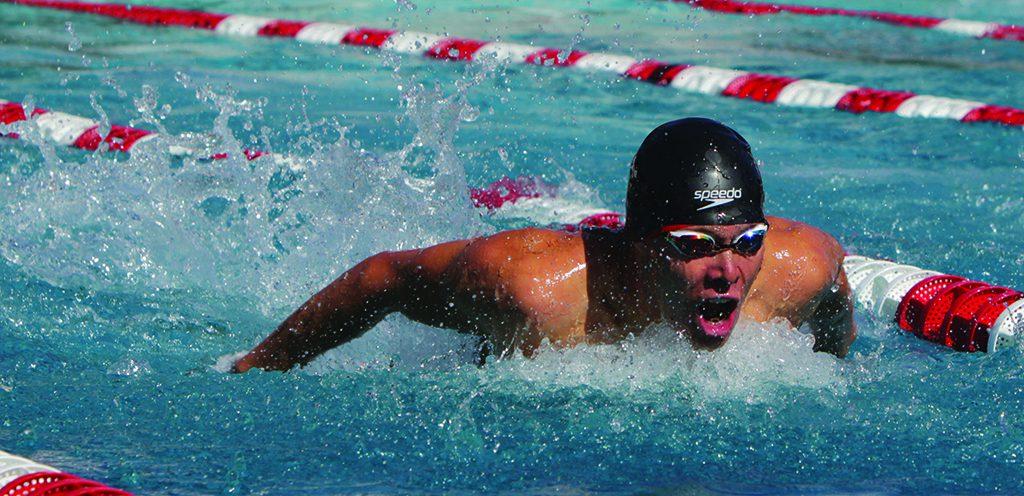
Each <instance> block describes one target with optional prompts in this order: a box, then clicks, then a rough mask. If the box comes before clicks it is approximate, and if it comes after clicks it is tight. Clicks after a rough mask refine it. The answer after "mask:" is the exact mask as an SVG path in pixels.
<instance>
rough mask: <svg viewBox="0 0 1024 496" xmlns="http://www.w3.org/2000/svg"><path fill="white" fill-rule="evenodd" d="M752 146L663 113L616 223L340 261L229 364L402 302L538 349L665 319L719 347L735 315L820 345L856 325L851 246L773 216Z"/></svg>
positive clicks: (280, 359) (836, 344) (728, 132)
mask: <svg viewBox="0 0 1024 496" xmlns="http://www.w3.org/2000/svg"><path fill="white" fill-rule="evenodd" d="M763 203H764V190H763V187H762V184H761V174H760V172H759V171H758V168H757V164H756V163H755V161H754V157H753V156H752V155H751V151H750V145H749V144H748V143H747V141H746V140H745V139H743V137H741V136H740V135H739V134H738V133H736V131H734V130H732V129H730V128H728V127H726V126H724V125H722V124H720V123H718V122H716V121H713V120H709V119H701V118H689V119H682V120H677V121H673V122H669V123H666V124H663V125H661V126H659V127H658V128H657V129H655V130H654V131H652V132H651V134H649V135H648V136H647V138H646V139H645V140H644V142H643V144H642V145H640V149H639V150H638V151H637V153H636V156H635V157H634V159H633V164H632V168H631V170H630V175H629V186H628V189H627V193H626V223H625V227H624V228H623V229H621V230H609V229H593V230H583V231H582V232H578V233H567V232H561V231H555V230H548V229H536V228H530V229H519V230H514V231H506V232H501V233H498V234H494V235H492V236H487V237H482V238H475V239H469V240H459V241H451V242H448V243H443V244H440V245H437V246H432V247H429V248H423V249H418V250H409V251H401V252H384V253H379V254H377V255H374V256H372V257H370V258H368V259H366V260H364V261H362V262H360V263H359V264H357V265H356V266H355V267H353V268H352V269H351V270H349V271H348V272H345V273H344V274H343V275H342V276H341V277H339V278H338V279H337V280H335V281H334V282H332V283H331V284H330V285H328V286H327V287H326V288H324V289H323V290H321V291H320V292H319V293H317V294H316V295H314V296H313V297H312V298H310V300H309V301H307V302H306V303H305V304H304V305H302V307H300V308H299V309H298V310H296V311H295V313H293V314H292V315H291V316H290V317H288V318H287V319H286V320H285V321H284V322H283V323H281V325H280V326H279V327H278V328H277V330H276V331H274V332H273V333H272V334H270V336H268V337H267V338H266V339H265V340H264V341H263V342H262V343H260V344H259V346H257V347H256V348H254V349H253V350H252V351H251V352H249V353H248V354H247V355H246V356H244V357H243V358H242V359H240V360H239V361H238V362H237V363H235V366H234V370H235V371H236V372H245V371H247V370H249V369H251V368H253V367H256V368H261V369H266V370H288V369H291V368H292V367H294V366H295V365H296V364H298V365H305V364H307V363H309V362H310V361H311V360H313V359H314V358H316V357H317V356H319V355H320V354H321V353H324V352H325V351H327V350H329V349H331V348H334V347H336V346H339V345H341V344H344V343H347V342H349V341H351V340H353V339H355V338H358V337H359V336H361V335H362V334H363V333H364V332H366V331H368V330H369V329H370V328H372V327H373V326H374V325H376V324H377V323H378V322H380V321H381V319H383V318H384V317H386V316H387V315H389V314H391V313H394V312H398V313H401V314H402V315H405V316H406V317H408V318H410V319H412V320H414V321H417V322H421V323H424V324H427V325H431V326H436V327H447V328H451V329H455V330H457V331H459V332H464V333H471V334H475V335H478V336H480V337H481V338H482V339H483V342H484V343H485V344H486V345H487V346H484V347H482V349H484V350H487V349H488V348H489V349H490V350H493V351H494V352H496V353H498V354H500V355H504V354H507V353H510V352H512V351H514V350H519V351H521V352H522V353H523V354H524V355H526V356H530V355H531V354H532V353H534V352H535V351H536V350H537V348H538V347H539V346H540V345H541V343H542V342H543V341H544V340H545V339H546V340H548V341H549V342H550V343H551V344H552V345H553V346H557V347H566V346H574V345H576V344H579V343H614V342H616V341H619V340H622V339H624V338H626V337H627V336H629V335H630V334H639V333H641V332H643V330H644V329H645V328H647V327H649V326H651V325H653V324H659V323H661V324H667V325H669V326H671V328H673V329H675V330H676V331H677V332H679V333H680V334H682V335H685V336H687V337H688V338H689V341H690V342H691V343H692V345H693V346H695V347H697V348H702V349H714V348H717V347H719V346H721V345H722V344H723V343H725V341H726V340H727V339H728V338H729V334H730V333H731V332H732V330H733V327H734V326H735V325H736V322H737V320H738V319H740V318H749V319H753V320H755V321H762V322H763V321H767V320H771V319H777V318H781V319H785V320H787V321H789V323H791V324H792V325H793V326H795V327H796V326H801V325H805V324H806V325H807V326H808V328H809V329H810V330H811V332H812V334H813V336H814V339H815V344H814V349H815V350H816V351H825V352H829V353H833V354H835V355H837V356H844V355H845V354H846V352H847V350H848V349H849V347H850V344H851V343H852V342H853V340H854V338H855V337H856V328H855V327H854V323H853V304H852V302H851V298H850V287H849V285H848V284H847V281H846V275H845V274H844V272H843V268H842V260H843V249H842V248H841V247H840V246H839V243H838V242H837V241H836V240H835V239H834V238H832V237H831V236H829V235H828V234H825V233H824V232H822V231H820V230H818V229H816V228H814V227H811V226H809V225H807V224H802V223H800V222H796V221H792V220H787V219H782V218H779V217H765V215H764V213H763V212H762V207H763Z"/></svg>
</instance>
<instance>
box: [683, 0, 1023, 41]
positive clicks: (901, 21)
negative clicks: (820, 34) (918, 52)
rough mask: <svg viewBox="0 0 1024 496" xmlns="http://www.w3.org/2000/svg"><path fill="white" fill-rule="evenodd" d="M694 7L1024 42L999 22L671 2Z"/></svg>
mask: <svg viewBox="0 0 1024 496" xmlns="http://www.w3.org/2000/svg"><path fill="white" fill-rule="evenodd" d="M671 1H672V2H674V3H684V4H687V5H690V6H693V7H697V8H701V9H705V10H710V11H713V12H724V13H728V14H743V15H770V14H781V13H787V14H795V15H805V16H819V17H820V16H840V17H859V18H862V19H870V20H872V21H879V22H884V23H888V24H895V25H897V26H904V27H910V28H920V29H934V30H936V31H944V32H947V33H953V34H958V35H961V36H973V37H975V38H991V39H995V40H1012V41H1024V26H1016V25H1012V24H1000V23H997V22H982V21H966V20H963V19H952V18H943V17H931V16H920V15H910V14H898V13H895V12H879V11H876V10H853V9H844V8H837V7H814V6H810V5H786V4H780V3H770V2H744V1H737V0H671Z"/></svg>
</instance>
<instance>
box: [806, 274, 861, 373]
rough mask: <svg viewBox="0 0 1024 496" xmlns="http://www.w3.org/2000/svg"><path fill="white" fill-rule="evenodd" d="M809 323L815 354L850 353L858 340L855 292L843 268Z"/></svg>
mask: <svg viewBox="0 0 1024 496" xmlns="http://www.w3.org/2000/svg"><path fill="white" fill-rule="evenodd" d="M833 288H835V290H833ZM807 324H808V325H809V326H810V328H811V332H812V334H813V335H814V351H824V352H826V353H831V354H833V355H836V356H838V357H840V358H842V357H844V356H846V354H847V352H849V351H850V345H852V344H853V340H854V339H856V338H857V326H856V324H854V322H853V298H852V292H851V291H850V284H849V283H848V282H847V280H846V273H845V272H844V271H843V270H841V269H840V271H839V276H838V277H837V279H836V281H835V282H833V283H832V284H830V285H829V286H828V287H826V288H824V290H823V294H822V297H821V300H820V301H819V302H818V306H817V307H816V308H815V309H814V313H812V314H811V317H810V318H809V319H808V321H807Z"/></svg>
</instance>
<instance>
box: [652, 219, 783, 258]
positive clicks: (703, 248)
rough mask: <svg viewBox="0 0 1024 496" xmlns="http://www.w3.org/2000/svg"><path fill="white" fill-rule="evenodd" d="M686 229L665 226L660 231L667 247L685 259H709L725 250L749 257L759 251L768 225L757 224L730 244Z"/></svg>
mask: <svg viewBox="0 0 1024 496" xmlns="http://www.w3.org/2000/svg"><path fill="white" fill-rule="evenodd" d="M686 227H691V226H678V225H677V226H666V227H664V228H662V229H661V233H662V234H663V235H664V238H665V240H666V241H667V242H668V244H669V246H671V247H672V248H674V249H675V250H676V251H677V252H679V254H680V255H682V256H683V257H686V258H702V257H710V256H712V255H714V254H716V253H719V252H722V251H725V250H732V251H734V252H736V253H738V254H740V255H743V256H745V257H749V256H751V255H753V254H755V253H757V252H758V250H760V249H761V246H763V245H764V237H765V235H766V234H768V224H758V225H756V226H754V227H752V228H750V229H748V230H746V231H744V232H743V233H742V234H740V235H739V236H736V238H735V239H733V240H732V243H719V242H718V240H717V239H715V238H714V237H713V236H711V235H710V234H708V233H705V232H700V231H691V230H688V229H686Z"/></svg>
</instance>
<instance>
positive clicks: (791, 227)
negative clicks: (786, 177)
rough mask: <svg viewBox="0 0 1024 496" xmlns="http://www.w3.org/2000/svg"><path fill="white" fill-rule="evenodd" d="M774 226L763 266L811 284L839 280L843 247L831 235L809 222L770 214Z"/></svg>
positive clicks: (770, 233)
mask: <svg viewBox="0 0 1024 496" xmlns="http://www.w3.org/2000/svg"><path fill="white" fill-rule="evenodd" d="M768 222H769V224H770V225H771V229H769V231H768V237H767V238H766V240H765V248H766V250H767V251H766V253H765V263H764V268H767V269H768V270H769V271H772V272H779V274H777V275H782V273H786V274H790V275H794V274H798V275H799V278H800V279H802V280H804V281H806V282H807V283H808V284H809V285H810V286H824V285H826V284H831V283H832V282H833V281H835V280H836V277H838V275H839V271H840V270H841V268H842V262H843V253H844V251H843V247H842V246H841V245H840V244H839V241H837V240H836V239H835V238H834V237H833V236H832V235H830V234H828V233H826V232H825V231H823V230H821V229H819V228H817V227H814V226H812V225H810V224H806V223H803V222H799V221H795V220H792V219H784V218H782V217H768Z"/></svg>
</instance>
